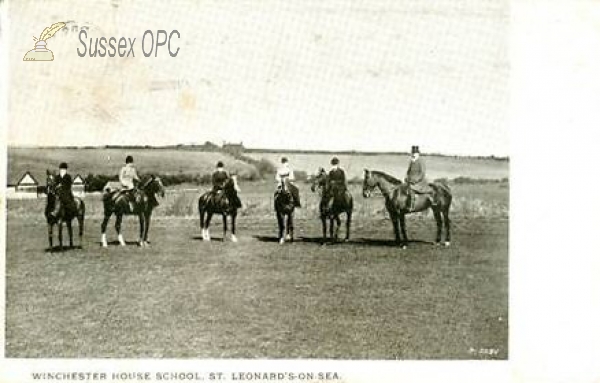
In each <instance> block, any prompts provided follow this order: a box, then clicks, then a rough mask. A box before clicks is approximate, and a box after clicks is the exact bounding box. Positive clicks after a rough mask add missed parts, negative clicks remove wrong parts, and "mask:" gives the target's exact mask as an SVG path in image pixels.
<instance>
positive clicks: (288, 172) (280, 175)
mask: <svg viewBox="0 0 600 383" xmlns="http://www.w3.org/2000/svg"><path fill="white" fill-rule="evenodd" d="M286 179H287V181H288V182H287V184H288V187H289V188H290V193H292V197H293V198H294V205H295V206H296V207H302V205H301V204H300V193H299V190H298V187H297V186H296V185H294V180H295V178H294V171H293V170H292V169H291V168H290V165H289V164H288V159H287V158H286V157H282V158H281V166H280V167H279V169H277V172H276V173H275V181H276V182H277V187H278V188H280V187H281V183H282V182H283V181H284V180H286Z"/></svg>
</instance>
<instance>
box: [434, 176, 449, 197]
mask: <svg viewBox="0 0 600 383" xmlns="http://www.w3.org/2000/svg"><path fill="white" fill-rule="evenodd" d="M433 186H434V187H435V188H437V189H438V190H439V191H441V192H442V193H443V194H444V197H446V199H447V200H448V202H452V190H450V186H448V184H447V183H446V181H443V180H439V181H435V182H434V183H433Z"/></svg>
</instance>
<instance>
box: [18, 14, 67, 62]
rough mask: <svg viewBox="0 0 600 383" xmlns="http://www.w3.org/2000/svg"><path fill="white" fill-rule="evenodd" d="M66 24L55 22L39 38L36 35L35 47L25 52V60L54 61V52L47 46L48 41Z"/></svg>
mask: <svg viewBox="0 0 600 383" xmlns="http://www.w3.org/2000/svg"><path fill="white" fill-rule="evenodd" d="M65 25H66V24H65V23H63V22H58V23H54V24H52V25H51V26H49V27H47V28H46V29H44V31H43V32H42V34H41V35H40V38H39V39H38V38H37V37H35V36H34V37H33V41H35V48H34V49H32V50H30V51H29V52H27V53H26V54H25V57H23V61H53V60H54V54H53V53H52V51H51V50H49V49H48V48H46V41H47V40H48V39H49V38H51V37H52V36H54V35H55V34H56V32H58V31H60V30H61V29H63V28H64V26H65Z"/></svg>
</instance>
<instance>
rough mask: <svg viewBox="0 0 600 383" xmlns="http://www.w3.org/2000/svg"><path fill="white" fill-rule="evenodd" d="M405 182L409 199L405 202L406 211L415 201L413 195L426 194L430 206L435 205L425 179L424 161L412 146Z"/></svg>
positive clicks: (417, 148) (417, 150)
mask: <svg viewBox="0 0 600 383" xmlns="http://www.w3.org/2000/svg"><path fill="white" fill-rule="evenodd" d="M406 182H407V183H408V185H409V188H408V192H409V197H410V198H408V200H407V201H406V203H407V206H406V208H407V209H409V210H410V209H411V201H414V200H415V193H417V194H426V195H427V197H428V198H429V200H430V202H431V205H433V206H435V205H437V201H436V200H435V198H434V197H433V193H432V189H431V186H430V185H429V183H428V182H427V179H426V178H425V161H424V160H423V158H421V153H420V152H419V147H418V146H414V145H413V147H412V149H411V157H410V162H409V163H408V170H407V171H406Z"/></svg>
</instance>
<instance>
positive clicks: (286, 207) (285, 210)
mask: <svg viewBox="0 0 600 383" xmlns="http://www.w3.org/2000/svg"><path fill="white" fill-rule="evenodd" d="M288 182H289V181H288V179H287V178H285V179H282V180H281V185H280V186H279V189H278V190H277V191H276V192H275V198H274V200H273V204H274V205H275V215H276V216H277V225H278V227H279V235H278V237H277V239H279V244H280V245H283V244H284V243H285V241H286V240H288V241H290V242H294V210H295V209H296V205H295V203H294V197H293V196H292V193H291V192H290V190H289V187H288ZM286 217H287V220H286ZM284 231H285V235H284Z"/></svg>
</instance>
